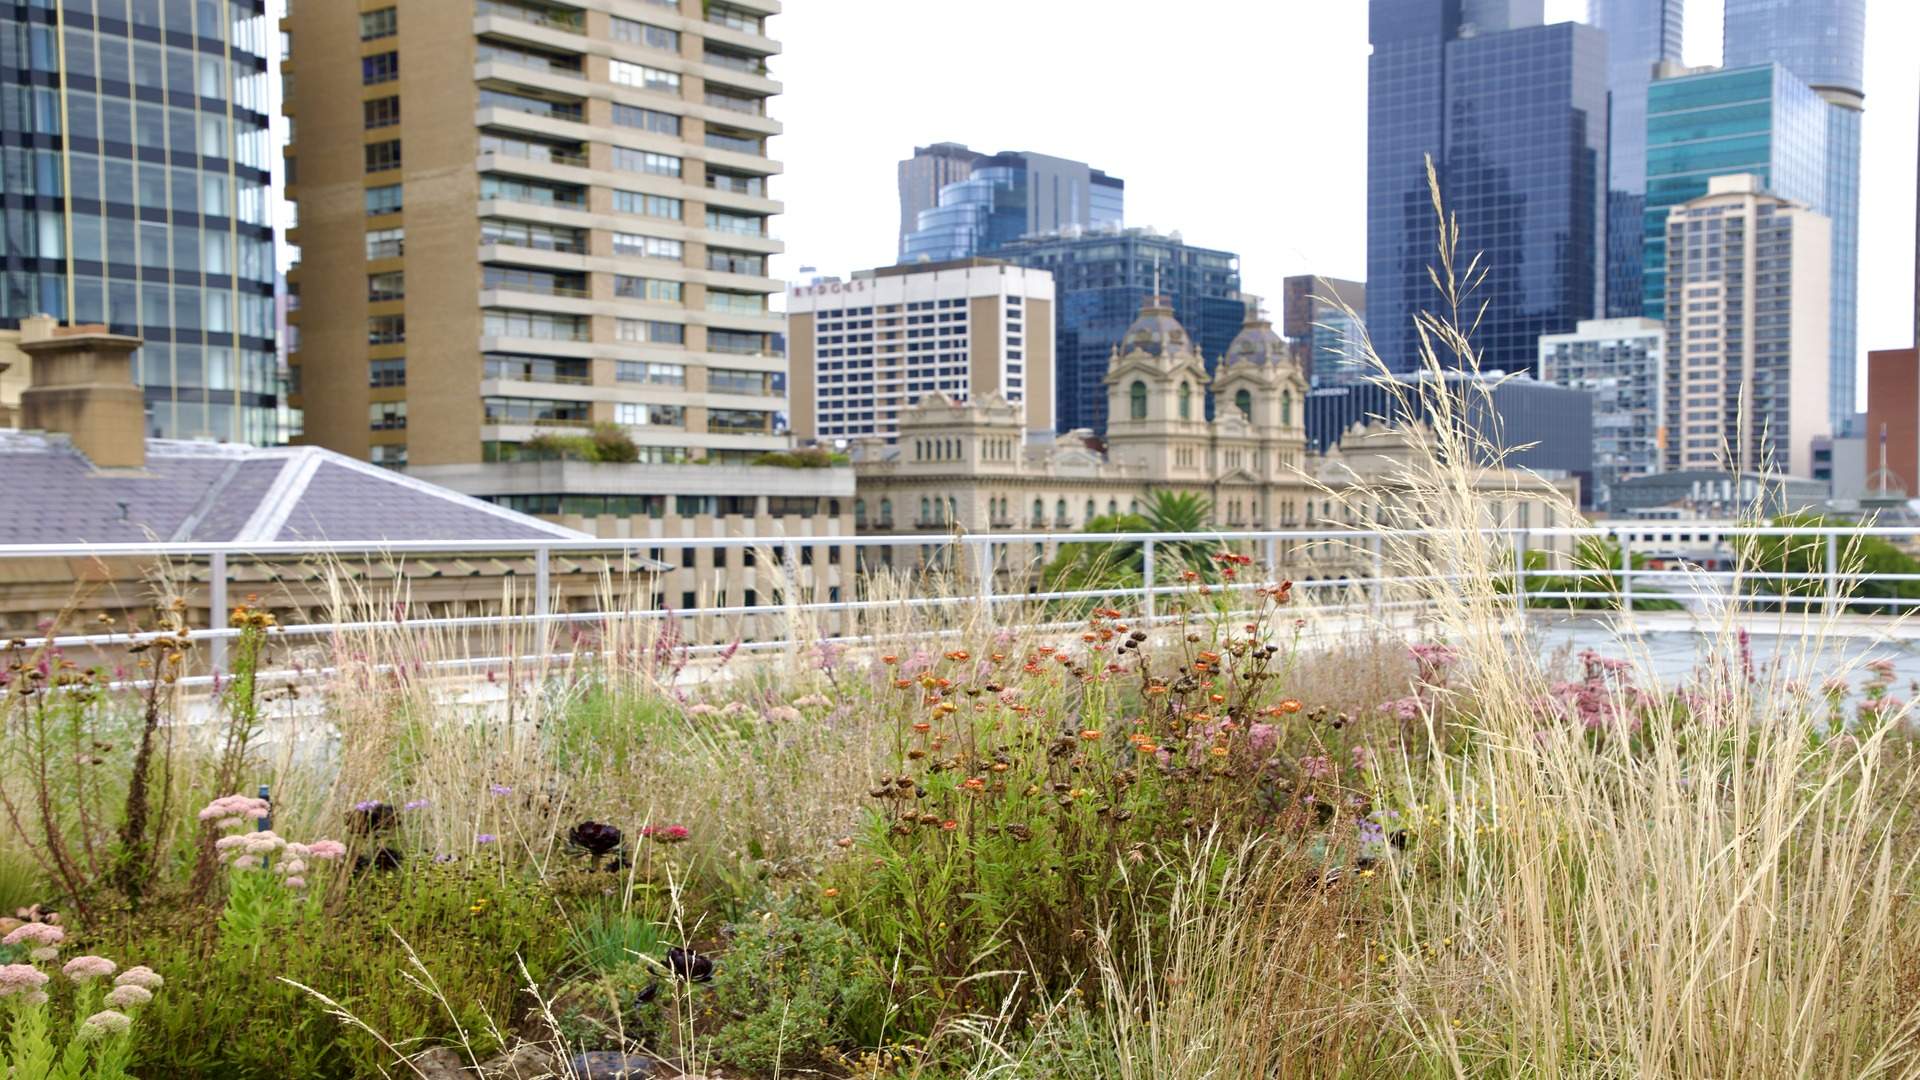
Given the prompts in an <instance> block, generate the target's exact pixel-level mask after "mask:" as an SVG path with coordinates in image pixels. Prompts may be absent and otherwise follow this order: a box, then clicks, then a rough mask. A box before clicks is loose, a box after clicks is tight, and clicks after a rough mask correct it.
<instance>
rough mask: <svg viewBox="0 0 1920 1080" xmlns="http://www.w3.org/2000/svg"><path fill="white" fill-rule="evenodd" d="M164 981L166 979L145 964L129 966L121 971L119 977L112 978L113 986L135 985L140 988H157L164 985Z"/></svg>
mask: <svg viewBox="0 0 1920 1080" xmlns="http://www.w3.org/2000/svg"><path fill="white" fill-rule="evenodd" d="M166 982H167V980H165V979H163V978H161V977H160V973H159V972H157V971H155V970H153V969H152V968H150V967H148V966H146V965H145V964H140V965H138V966H135V967H130V968H128V969H127V970H125V971H123V972H121V973H120V977H119V978H117V979H115V980H113V984H114V985H115V986H137V987H139V988H141V989H142V990H158V989H160V988H161V987H162V986H165V985H166Z"/></svg>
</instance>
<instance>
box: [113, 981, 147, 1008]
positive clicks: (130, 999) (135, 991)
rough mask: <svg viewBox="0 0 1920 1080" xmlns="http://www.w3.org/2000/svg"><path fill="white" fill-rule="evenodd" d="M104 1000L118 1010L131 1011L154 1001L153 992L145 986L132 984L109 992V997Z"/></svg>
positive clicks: (117, 987)
mask: <svg viewBox="0 0 1920 1080" xmlns="http://www.w3.org/2000/svg"><path fill="white" fill-rule="evenodd" d="M104 1000H105V1001H106V1003H107V1004H108V1005H111V1006H113V1007H114V1008H116V1009H130V1008H132V1007H134V1006H136V1005H145V1004H146V1003H147V1002H149V1001H152V1000H153V991H151V990H149V989H147V988H146V987H144V986H135V985H133V984H132V983H126V984H124V985H121V986H116V987H114V988H113V989H112V990H109V991H107V996H106V998H105V999H104Z"/></svg>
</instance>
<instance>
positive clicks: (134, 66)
mask: <svg viewBox="0 0 1920 1080" xmlns="http://www.w3.org/2000/svg"><path fill="white" fill-rule="evenodd" d="M10 11H11V12H12V13H13V14H10V15H9V17H8V18H7V19H6V20H5V21H4V26H0V89H3V90H4V94H5V101H6V106H5V108H3V109H0V147H4V155H5V159H6V161H5V173H4V180H3V182H0V188H4V192H5V193H4V194H3V195H0V214H3V215H4V216H5V218H6V230H5V231H6V243H5V246H4V252H3V253H0V352H4V353H7V354H9V357H8V358H9V359H10V360H11V361H12V364H11V367H12V371H11V372H10V377H11V378H17V379H20V380H22V381H24V378H25V370H26V365H25V362H24V360H25V358H24V356H22V355H21V354H19V353H18V351H17V345H18V340H19V332H18V331H19V327H20V320H22V319H25V318H28V317H30V316H32V315H35V314H47V315H51V316H54V317H55V318H57V319H60V320H62V321H66V322H74V323H105V324H107V326H108V327H109V328H110V329H111V330H112V331H113V332H114V333H116V334H127V335H136V336H139V337H140V338H142V339H143V341H144V344H143V345H142V346H141V348H140V351H139V354H138V355H137V357H136V358H135V377H136V379H137V381H138V382H139V383H140V384H141V386H142V387H143V393H144V395H145V399H146V411H147V420H146V425H147V429H148V434H151V435H157V436H162V437H168V438H212V439H218V440H223V441H235V442H240V441H244V442H252V443H271V442H275V441H277V439H278V424H277V421H276V407H277V404H278V400H279V392H278V386H279V381H278V373H277V371H276V363H275V357H274V302H273V282H274V253H273V227H272V222H271V220H270V218H269V212H268V202H269V199H268V192H269V188H270V185H271V172H270V169H271V165H272V159H273V155H274V153H275V151H274V149H273V147H272V146H271V145H270V144H269V141H268V137H267V112H268V108H269V101H268V85H267V80H268V79H269V78H270V77H271V76H270V75H269V74H268V72H267V42H268V34H269V33H270V28H269V27H268V25H267V22H266V15H265V8H264V3H263V0H205V2H203V3H198V4H183V3H174V4H167V5H165V7H164V9H163V7H162V5H160V4H157V3H152V2H142V0H136V2H133V3H131V4H130V3H129V2H128V0H64V2H62V3H61V4H60V5H59V9H58V11H56V10H55V6H54V5H53V4H50V3H36V4H14V5H11V6H10ZM15 15H17V18H15V17H14V16H15Z"/></svg>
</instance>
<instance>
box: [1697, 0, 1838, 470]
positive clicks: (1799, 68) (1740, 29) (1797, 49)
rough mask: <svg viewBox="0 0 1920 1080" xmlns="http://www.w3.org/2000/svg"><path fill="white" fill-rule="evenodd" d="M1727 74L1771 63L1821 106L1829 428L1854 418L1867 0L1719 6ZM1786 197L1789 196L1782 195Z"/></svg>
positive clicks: (1740, 1) (1734, 1) (1747, 0)
mask: <svg viewBox="0 0 1920 1080" xmlns="http://www.w3.org/2000/svg"><path fill="white" fill-rule="evenodd" d="M1726 5H1727V9H1726V21H1725V24H1724V27H1725V36H1724V39H1723V42H1722V48H1723V52H1724V54H1725V60H1724V62H1725V64H1726V66H1727V67H1729V68H1735V67H1746V66H1750V65H1754V64H1764V63H1768V62H1773V63H1778V64H1780V65H1781V66H1782V67H1785V68H1786V69H1787V70H1788V71H1791V72H1793V73H1794V74H1795V75H1796V76H1798V77H1799V78H1800V80H1801V81H1802V82H1804V83H1806V84H1807V85H1808V86H1810V87H1812V88H1813V90H1814V92H1815V93H1817V94H1819V95H1820V97H1821V98H1822V99H1824V100H1825V101H1826V103H1827V106H1828V108H1827V110H1826V126H1827V138H1826V155H1827V157H1826V163H1825V172H1826V176H1827V192H1826V197H1825V203H1824V205H1823V206H1822V207H1821V212H1822V213H1825V214H1826V215H1827V216H1828V217H1829V218H1831V219H1832V221H1833V319H1832V324H1831V333H1832V335H1833V373H1832V379H1831V389H1832V399H1831V401H1832V409H1833V430H1834V433H1835V434H1842V433H1845V432H1847V431H1848V430H1850V428H1851V426H1852V423H1853V420H1854V393H1855V389H1856V387H1857V385H1858V373H1859V355H1858V348H1859V345H1858V342H1859V332H1860V331H1859V310H1858V309H1859V303H1860V121H1861V115H1860V114H1861V109H1862V108H1863V107H1864V106H1865V103H1866V51H1867V46H1866V42H1867V0H1726ZM1789 197H1791V196H1789Z"/></svg>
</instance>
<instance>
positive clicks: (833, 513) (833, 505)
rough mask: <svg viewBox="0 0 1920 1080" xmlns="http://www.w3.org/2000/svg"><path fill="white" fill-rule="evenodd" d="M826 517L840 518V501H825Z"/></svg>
mask: <svg viewBox="0 0 1920 1080" xmlns="http://www.w3.org/2000/svg"><path fill="white" fill-rule="evenodd" d="M827 516H828V517H839V516H840V500H839V499H828V500H827Z"/></svg>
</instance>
